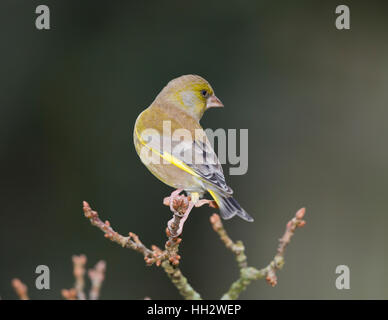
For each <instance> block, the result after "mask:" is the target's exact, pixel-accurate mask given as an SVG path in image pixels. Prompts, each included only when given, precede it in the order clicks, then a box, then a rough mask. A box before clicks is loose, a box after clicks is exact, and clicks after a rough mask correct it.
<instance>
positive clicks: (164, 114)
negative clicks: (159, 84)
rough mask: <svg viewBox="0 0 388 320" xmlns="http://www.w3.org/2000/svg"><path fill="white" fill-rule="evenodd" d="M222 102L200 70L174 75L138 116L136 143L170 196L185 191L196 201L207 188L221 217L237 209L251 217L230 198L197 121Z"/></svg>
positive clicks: (147, 163)
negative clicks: (198, 71)
mask: <svg viewBox="0 0 388 320" xmlns="http://www.w3.org/2000/svg"><path fill="white" fill-rule="evenodd" d="M223 106H224V105H223V104H222V102H221V101H220V99H218V98H217V96H216V95H215V93H214V90H213V88H212V87H211V85H210V84H209V82H208V81H207V80H205V79H204V78H202V77H201V76H198V75H191V74H189V75H183V76H180V77H178V78H175V79H173V80H171V81H170V82H168V83H167V85H166V86H165V87H164V88H163V89H162V90H161V91H160V93H159V94H158V95H157V96H156V98H155V100H154V101H153V102H152V103H151V105H150V106H149V107H148V108H146V109H145V110H144V111H142V112H141V113H140V114H139V116H138V117H137V119H136V122H135V126H134V132H133V139H134V145H135V149H136V152H137V154H138V156H139V157H140V160H141V161H142V162H143V164H144V165H145V166H146V167H147V168H148V170H149V171H150V172H151V173H152V174H153V175H154V176H155V177H156V178H158V179H159V180H160V181H162V182H163V183H165V184H167V185H168V186H170V187H173V188H175V189H176V191H174V192H172V193H171V197H174V196H176V195H178V194H179V193H181V192H182V191H185V192H186V194H187V195H188V196H190V199H191V202H192V203H193V204H194V205H196V206H200V205H202V204H203V203H205V202H207V201H208V202H209V201H210V200H206V199H203V197H204V195H205V194H206V193H209V194H210V195H211V197H212V198H213V199H214V201H215V202H216V204H217V206H218V208H219V210H220V214H221V217H222V218H223V219H230V218H232V217H234V216H236V215H237V216H238V217H240V218H242V219H244V220H246V221H249V222H252V221H253V218H252V217H251V216H250V215H249V214H248V213H247V212H246V211H245V210H244V209H243V208H242V207H241V206H240V204H239V203H238V202H237V201H236V200H235V199H234V198H233V190H232V189H231V188H230V187H229V186H228V185H227V183H226V181H225V177H224V173H223V170H222V166H221V164H220V162H219V160H218V158H217V155H216V154H215V152H214V150H213V148H212V146H211V144H210V142H209V139H208V137H207V136H206V133H205V131H204V130H203V128H202V127H201V125H200V120H201V118H202V116H203V114H204V113H205V111H207V110H208V109H210V108H220V107H223ZM176 132H178V134H176ZM174 135H175V139H174ZM177 137H178V138H177Z"/></svg>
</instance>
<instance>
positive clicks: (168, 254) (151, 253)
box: [83, 190, 201, 299]
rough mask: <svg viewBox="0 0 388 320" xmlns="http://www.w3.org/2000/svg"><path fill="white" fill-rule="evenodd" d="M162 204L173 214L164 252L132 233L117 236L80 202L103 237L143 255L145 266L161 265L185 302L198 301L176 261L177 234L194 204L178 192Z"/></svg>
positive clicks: (85, 204) (180, 231)
mask: <svg viewBox="0 0 388 320" xmlns="http://www.w3.org/2000/svg"><path fill="white" fill-rule="evenodd" d="M164 204H165V205H168V206H169V207H170V209H171V211H172V212H173V218H172V219H171V220H170V221H169V222H168V223H167V228H166V235H167V237H168V240H167V241H166V243H165V250H161V249H160V248H159V247H157V246H155V245H153V246H152V247H151V249H148V248H147V247H146V246H145V245H144V244H143V243H142V242H141V241H140V239H139V237H138V236H137V235H136V234H134V233H132V232H130V233H129V237H124V236H122V235H120V234H119V233H118V232H116V231H114V230H113V229H112V227H111V226H110V223H109V221H106V222H105V223H104V222H102V220H101V219H100V218H99V216H98V213H97V212H96V211H93V210H92V209H91V208H90V206H89V204H88V203H87V202H86V201H84V202H83V211H84V215H85V217H86V218H88V219H89V220H90V222H91V224H92V225H94V226H96V227H97V228H99V229H100V230H101V231H102V232H104V233H105V237H106V238H108V239H110V240H111V241H113V242H116V243H118V244H120V245H121V246H122V247H125V248H129V249H132V250H135V251H137V252H140V253H141V254H142V255H143V256H144V260H145V262H146V263H147V265H152V264H156V266H162V267H163V269H164V271H165V272H166V273H167V275H168V276H169V278H170V279H171V281H172V283H173V284H174V285H175V286H176V287H177V289H178V290H179V292H180V293H181V295H182V296H183V297H184V298H185V299H201V297H200V295H199V294H198V293H197V292H196V291H195V290H194V289H193V288H192V287H191V286H190V284H189V283H188V281H187V278H186V277H184V276H183V274H182V272H181V271H180V269H179V268H178V265H179V260H180V259H181V257H180V255H179V254H178V250H179V244H180V243H181V241H182V239H181V238H179V235H181V234H182V231H183V226H184V223H185V221H186V219H187V217H188V215H189V213H190V211H191V209H192V208H193V207H194V204H193V203H192V202H191V199H190V197H185V196H183V195H182V196H181V195H179V190H177V191H176V192H173V193H172V194H171V196H170V197H168V198H166V199H164Z"/></svg>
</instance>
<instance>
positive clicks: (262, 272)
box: [210, 208, 306, 300]
mask: <svg viewBox="0 0 388 320" xmlns="http://www.w3.org/2000/svg"><path fill="white" fill-rule="evenodd" d="M305 212H306V210H305V208H302V209H300V210H298V212H297V213H296V214H295V216H294V218H292V219H291V220H290V221H289V222H288V223H287V226H286V231H285V233H284V234H283V236H282V237H281V238H280V239H279V246H278V250H277V253H276V255H275V257H274V259H273V260H272V261H271V262H270V263H269V264H268V265H267V266H266V267H265V268H262V269H256V268H254V267H248V264H247V258H246V256H245V253H244V250H245V249H244V245H243V243H242V242H241V241H238V242H236V243H234V242H233V241H232V240H231V239H230V237H229V236H228V234H227V233H226V231H225V229H224V227H223V225H222V222H221V219H220V217H219V216H218V215H217V214H214V215H213V216H212V217H211V218H210V222H211V224H212V226H213V229H214V231H216V232H217V233H218V235H219V236H220V238H221V240H222V241H223V242H224V244H225V246H226V247H227V248H228V249H230V250H231V251H232V252H233V253H234V254H235V255H236V260H237V262H238V265H239V268H240V278H239V279H238V280H236V281H235V282H233V283H232V285H231V287H230V289H229V290H228V292H226V293H225V294H224V295H223V296H222V297H221V299H222V300H234V299H237V298H238V297H239V295H240V293H241V292H242V291H244V290H245V289H246V288H247V286H248V285H249V284H250V283H251V282H252V281H254V280H259V279H263V278H265V279H266V280H267V282H268V283H269V284H270V285H271V286H275V285H276V284H277V277H276V271H277V270H280V269H282V267H283V265H284V252H285V248H286V246H287V245H288V244H289V243H290V241H291V238H292V236H293V235H294V232H295V230H296V229H297V228H300V227H303V226H304V225H305V224H306V222H305V221H304V220H303V217H304V215H305Z"/></svg>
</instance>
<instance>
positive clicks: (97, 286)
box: [88, 260, 106, 300]
mask: <svg viewBox="0 0 388 320" xmlns="http://www.w3.org/2000/svg"><path fill="white" fill-rule="evenodd" d="M105 270H106V263H105V261H103V260H101V261H99V262H98V263H97V264H96V265H95V266H94V268H93V269H89V272H88V276H89V278H90V281H91V283H92V287H91V289H90V292H89V299H90V300H98V298H99V297H100V290H101V285H102V283H103V282H104V279H105Z"/></svg>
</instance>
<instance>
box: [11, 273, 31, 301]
mask: <svg viewBox="0 0 388 320" xmlns="http://www.w3.org/2000/svg"><path fill="white" fill-rule="evenodd" d="M11 283H12V287H13V288H14V290H15V292H16V294H17V295H18V297H19V299H20V300H30V298H29V297H28V294H27V292H28V288H27V286H26V285H25V284H24V283H23V282H21V281H20V280H19V279H18V278H15V279H12V282H11Z"/></svg>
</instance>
